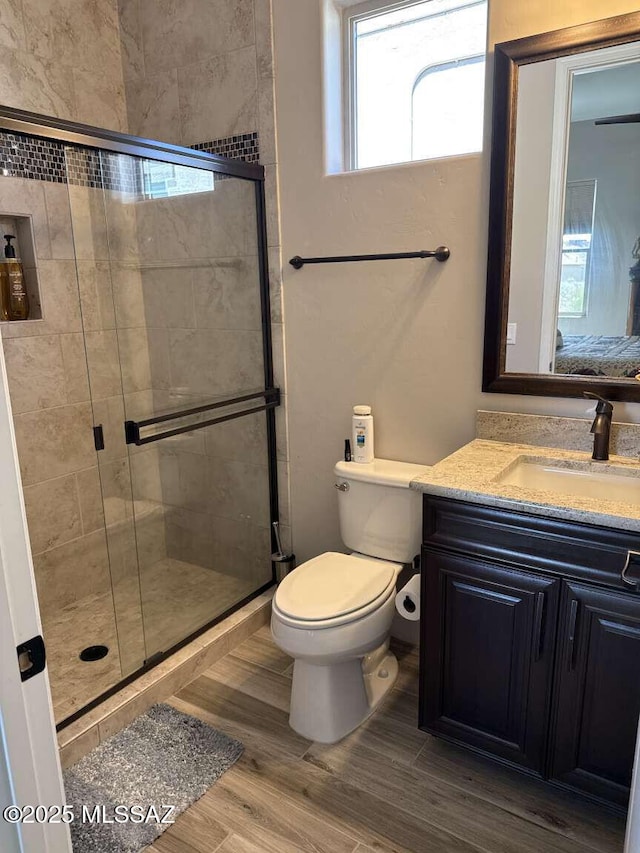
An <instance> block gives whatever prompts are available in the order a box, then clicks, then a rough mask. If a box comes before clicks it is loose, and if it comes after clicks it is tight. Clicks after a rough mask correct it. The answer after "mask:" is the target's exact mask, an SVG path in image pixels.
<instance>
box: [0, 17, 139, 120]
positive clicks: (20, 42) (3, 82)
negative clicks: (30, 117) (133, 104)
mask: <svg viewBox="0 0 640 853" xmlns="http://www.w3.org/2000/svg"><path fill="white" fill-rule="evenodd" d="M119 34H120V24H119V20H118V8H117V2H116V0H7V2H4V3H3V4H2V15H1V16H0V45H1V46H2V49H1V50H0V103H1V104H3V105H5V106H11V107H17V108H19V109H23V110H32V111H33V112H39V113H44V114H45V115H52V116H57V117H59V118H65V119H70V120H71V121H79V122H84V123H85V124H93V125H97V126H101V127H108V128H110V129H112V130H123V131H126V130H127V110H126V104H125V92H124V82H123V69H122V53H121V45H120V37H119Z"/></svg>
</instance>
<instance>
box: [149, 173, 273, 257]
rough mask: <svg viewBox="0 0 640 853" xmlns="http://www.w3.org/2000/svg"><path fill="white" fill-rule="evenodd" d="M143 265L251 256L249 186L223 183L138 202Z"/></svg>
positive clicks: (252, 226) (252, 221)
mask: <svg viewBox="0 0 640 853" xmlns="http://www.w3.org/2000/svg"><path fill="white" fill-rule="evenodd" d="M137 220H138V239H139V241H140V257H141V261H142V263H145V262H149V263H152V264H157V262H158V261H160V260H163V259H164V260H169V261H171V263H172V265H173V264H175V263H176V261H179V260H185V261H194V260H200V259H204V258H229V257H237V256H240V255H250V254H255V253H256V245H257V235H256V228H255V202H254V196H253V187H252V186H251V185H250V182H249V181H234V180H226V181H222V182H219V183H218V184H216V187H215V191H214V192H201V193H192V194H190V195H181V196H174V197H173V198H158V199H153V200H148V201H144V202H141V203H140V204H139V205H138V206H137Z"/></svg>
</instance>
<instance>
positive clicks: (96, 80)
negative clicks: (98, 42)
mask: <svg viewBox="0 0 640 853" xmlns="http://www.w3.org/2000/svg"><path fill="white" fill-rule="evenodd" d="M100 5H105V6H107V5H111V4H106V3H105V4H100ZM116 38H117V36H114V41H115V39H116ZM101 58H102V57H101ZM73 82H74V86H75V91H76V115H77V117H78V121H81V122H82V123H83V124H91V125H94V126H95V127H107V128H109V129H110V130H119V131H122V132H123V133H125V132H126V131H127V128H128V120H127V105H126V101H125V88H124V81H123V79H122V74H121V73H120V74H118V75H117V76H116V75H114V74H108V75H105V76H102V75H98V74H96V73H95V66H94V68H93V69H92V70H91V71H86V70H79V69H77V68H74V70H73Z"/></svg>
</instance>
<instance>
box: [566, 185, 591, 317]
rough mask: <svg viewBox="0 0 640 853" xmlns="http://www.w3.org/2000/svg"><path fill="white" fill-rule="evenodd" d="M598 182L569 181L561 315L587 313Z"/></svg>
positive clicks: (575, 315) (581, 315)
mask: <svg viewBox="0 0 640 853" xmlns="http://www.w3.org/2000/svg"><path fill="white" fill-rule="evenodd" d="M595 201H596V181H569V182H568V183H567V192H566V196H565V203H564V233H563V235H562V261H561V269H560V296H559V299H558V317H584V316H586V314H587V301H588V291H589V267H590V264H589V260H590V258H591V238H592V234H593V217H594V211H595Z"/></svg>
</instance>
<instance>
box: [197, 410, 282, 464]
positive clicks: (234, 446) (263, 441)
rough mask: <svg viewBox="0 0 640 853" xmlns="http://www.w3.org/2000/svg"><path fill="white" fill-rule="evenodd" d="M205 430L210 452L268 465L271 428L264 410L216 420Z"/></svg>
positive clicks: (211, 454) (207, 449)
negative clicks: (267, 424) (266, 421)
mask: <svg viewBox="0 0 640 853" xmlns="http://www.w3.org/2000/svg"><path fill="white" fill-rule="evenodd" d="M246 405H247V406H248V405H251V403H247V404H246ZM255 405H260V401H259V400H258V401H256V403H255ZM203 432H204V434H205V440H206V452H207V456H217V457H219V458H221V459H235V460H238V461H240V462H242V461H244V462H251V463H252V464H254V465H265V464H266V462H267V458H268V454H267V430H266V423H265V415H264V412H259V413H258V414H255V415H250V416H247V417H244V418H238V419H237V420H234V421H227V422H226V423H221V424H216V425H215V426H213V427H209V428H207V429H205V430H203Z"/></svg>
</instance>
